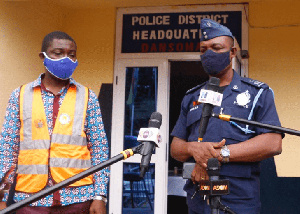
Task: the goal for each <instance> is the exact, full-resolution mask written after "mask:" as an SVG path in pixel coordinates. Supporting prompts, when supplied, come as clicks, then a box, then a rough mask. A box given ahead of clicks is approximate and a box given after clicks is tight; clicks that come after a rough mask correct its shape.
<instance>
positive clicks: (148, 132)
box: [137, 112, 162, 178]
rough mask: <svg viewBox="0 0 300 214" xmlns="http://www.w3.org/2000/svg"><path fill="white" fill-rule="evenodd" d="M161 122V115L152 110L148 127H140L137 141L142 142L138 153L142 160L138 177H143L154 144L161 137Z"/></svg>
mask: <svg viewBox="0 0 300 214" xmlns="http://www.w3.org/2000/svg"><path fill="white" fill-rule="evenodd" d="M161 122H162V115H161V113H159V112H153V113H152V114H151V117H150V119H149V123H148V128H141V129H140V131H139V136H138V139H137V141H139V142H142V144H143V146H142V148H141V151H140V154H141V155H142V160H141V164H140V168H141V171H140V177H141V178H143V177H144V175H145V173H146V171H147V170H148V167H149V163H150V160H151V156H152V151H153V149H154V148H155V146H158V143H160V140H161V137H160V134H159V128H160V126H161Z"/></svg>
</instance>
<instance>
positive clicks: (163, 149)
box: [109, 59, 169, 214]
mask: <svg viewBox="0 0 300 214" xmlns="http://www.w3.org/2000/svg"><path fill="white" fill-rule="evenodd" d="M167 66H168V63H167V60H165V59H161V60H158V59H155V60H151V61H149V60H147V59H137V60H125V59H121V60H118V61H117V62H116V64H115V81H114V94H113V114H112V135H111V154H118V153H120V152H121V151H123V145H124V142H123V139H124V122H125V121H124V116H125V115H124V113H125V111H124V107H125V90H124V89H125V74H126V72H125V69H126V67H158V78H157V81H158V82H157V91H159V93H157V110H156V111H157V112H160V113H161V114H162V125H161V127H160V133H161V136H162V143H161V144H160V145H159V148H157V149H156V152H155V154H153V155H152V157H151V163H154V164H155V188H154V196H155V198H154V214H160V213H166V211H167V207H166V204H167V184H168V183H167V178H168V177H167V175H168V156H167V154H168V152H169V151H168V144H167V143H166V142H168V133H169V126H168V121H169V117H168V108H169V105H168V103H166V101H167V100H169V98H168V93H167V92H168V87H169V84H165V80H167V79H168V75H167V73H166V72H164V71H166V70H167ZM140 128H146V127H140ZM140 162H141V155H139V154H136V155H134V156H132V157H130V158H128V159H126V160H124V161H121V162H118V163H116V164H113V165H112V166H111V176H110V197H109V202H110V203H109V213H111V214H112V213H122V194H123V192H122V188H123V179H120V178H123V163H140ZM116 204H118V205H120V206H116Z"/></svg>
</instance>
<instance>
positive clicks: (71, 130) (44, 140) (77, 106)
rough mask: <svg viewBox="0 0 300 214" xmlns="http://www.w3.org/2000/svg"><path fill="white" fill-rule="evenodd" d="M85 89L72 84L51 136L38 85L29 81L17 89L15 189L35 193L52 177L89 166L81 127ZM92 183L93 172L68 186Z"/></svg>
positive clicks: (58, 178) (65, 177) (78, 171)
mask: <svg viewBox="0 0 300 214" xmlns="http://www.w3.org/2000/svg"><path fill="white" fill-rule="evenodd" d="M87 103H88V89H87V88H86V87H84V86H82V85H79V84H78V85H76V86H75V85H71V86H70V87H69V89H68V91H67V93H66V95H65V98H64V100H63V102H62V104H61V106H60V109H59V112H58V116H57V119H56V122H55V126H54V128H53V133H52V135H51V136H50V135H49V132H48V127H47V119H46V114H45V110H44V103H43V100H42V94H41V89H40V87H35V88H32V87H31V84H27V85H24V86H22V87H21V90H20V121H21V128H20V150H19V156H18V177H17V184H16V190H17V191H21V192H26V193H35V192H38V191H40V190H41V189H43V188H44V187H45V186H46V184H47V181H48V170H50V173H51V176H52V178H53V179H54V180H55V181H56V182H57V183H59V182H61V181H63V180H65V179H67V178H69V177H71V176H74V175H75V174H78V173H80V172H82V171H84V170H86V169H88V168H90V167H91V156H90V151H89V150H88V148H87V140H86V134H85V132H84V131H83V129H84V121H85V118H86V110H87ZM92 183H93V177H92V175H90V176H88V177H85V178H83V179H81V180H79V181H77V182H75V183H73V184H71V185H70V186H82V185H89V184H92Z"/></svg>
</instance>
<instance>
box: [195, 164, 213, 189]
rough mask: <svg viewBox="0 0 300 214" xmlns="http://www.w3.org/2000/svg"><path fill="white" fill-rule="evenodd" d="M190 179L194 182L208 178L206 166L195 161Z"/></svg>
mask: <svg viewBox="0 0 300 214" xmlns="http://www.w3.org/2000/svg"><path fill="white" fill-rule="evenodd" d="M191 179H192V181H193V183H194V184H195V183H199V182H200V181H203V180H209V177H208V174H207V171H206V168H203V167H202V166H200V165H199V164H197V163H196V164H195V167H194V169H193V172H192V174H191Z"/></svg>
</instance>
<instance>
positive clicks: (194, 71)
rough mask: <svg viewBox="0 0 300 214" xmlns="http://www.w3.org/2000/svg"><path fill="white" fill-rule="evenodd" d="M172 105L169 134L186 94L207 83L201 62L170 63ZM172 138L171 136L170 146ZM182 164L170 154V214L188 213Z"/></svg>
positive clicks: (206, 76) (170, 107)
mask: <svg viewBox="0 0 300 214" xmlns="http://www.w3.org/2000/svg"><path fill="white" fill-rule="evenodd" d="M169 66H170V103H169V134H171V132H172V130H173V127H174V126H175V124H176V121H177V119H178V116H179V114H180V107H181V101H182V99H183V97H184V95H185V94H186V92H187V91H188V90H189V89H191V88H193V87H195V86H197V85H199V84H201V83H203V82H205V81H207V80H208V75H207V74H206V73H205V71H204V70H203V67H202V64H201V61H170V62H169ZM171 142H172V136H171V135H170V136H169V146H170V144H171ZM182 165H183V163H182V162H179V161H176V160H175V159H173V158H172V157H171V156H170V153H169V167H168V169H169V176H168V181H169V183H168V213H169V214H171V213H177V212H178V210H180V211H181V213H183V214H185V213H187V212H188V210H187V205H186V197H185V192H184V191H183V189H182V188H183V185H184V184H185V180H184V179H183V178H182Z"/></svg>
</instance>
